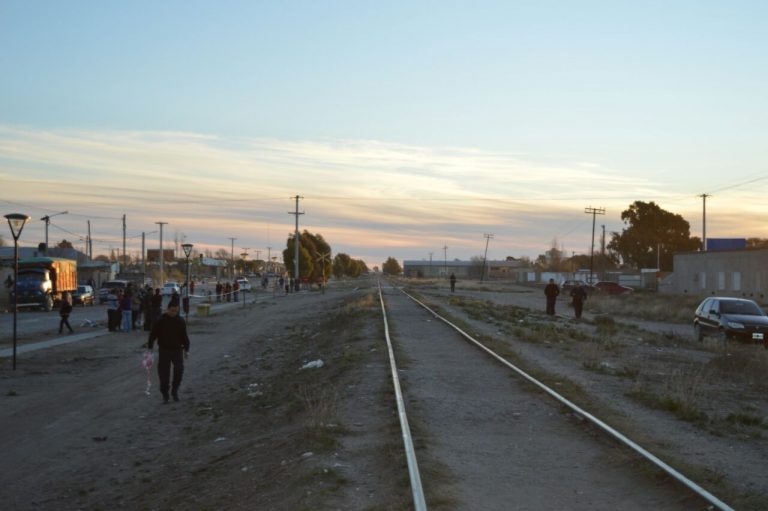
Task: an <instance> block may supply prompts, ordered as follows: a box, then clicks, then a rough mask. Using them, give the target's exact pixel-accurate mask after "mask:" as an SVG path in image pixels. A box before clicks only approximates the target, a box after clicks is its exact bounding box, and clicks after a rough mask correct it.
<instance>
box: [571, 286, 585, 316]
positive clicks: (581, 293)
mask: <svg viewBox="0 0 768 511" xmlns="http://www.w3.org/2000/svg"><path fill="white" fill-rule="evenodd" d="M571 298H572V299H573V311H574V312H575V313H576V319H580V318H581V310H582V309H583V308H584V302H586V301H587V290H586V289H584V284H582V283H581V282H579V285H578V286H576V287H574V288H573V289H572V290H571Z"/></svg>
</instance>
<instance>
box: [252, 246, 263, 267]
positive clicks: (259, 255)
mask: <svg viewBox="0 0 768 511" xmlns="http://www.w3.org/2000/svg"><path fill="white" fill-rule="evenodd" d="M260 257H261V250H257V251H256V261H254V263H253V271H259V269H258V268H257V267H256V265H257V264H259V258H260Z"/></svg>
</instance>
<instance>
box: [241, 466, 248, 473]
mask: <svg viewBox="0 0 768 511" xmlns="http://www.w3.org/2000/svg"><path fill="white" fill-rule="evenodd" d="M240 471H241V472H248V467H243V468H241V469H240Z"/></svg>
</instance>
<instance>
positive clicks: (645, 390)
mask: <svg viewBox="0 0 768 511" xmlns="http://www.w3.org/2000/svg"><path fill="white" fill-rule="evenodd" d="M711 379H712V371H711V370H709V369H707V368H706V367H705V366H703V365H689V366H686V367H682V368H679V369H677V370H675V371H674V372H672V373H671V374H670V375H669V376H668V377H667V379H666V381H665V382H664V383H663V385H662V388H661V389H660V390H659V391H657V390H656V387H657V386H654V385H653V384H652V382H650V381H648V375H645V374H641V375H639V377H638V378H637V380H636V381H635V386H634V388H633V389H632V390H631V391H630V392H629V393H628V396H629V397H631V398H633V399H635V400H637V401H638V402H640V403H642V404H644V405H645V406H648V407H650V408H655V409H658V410H665V411H667V412H670V413H673V414H674V415H675V416H676V417H677V418H679V419H681V420H684V421H688V422H695V423H703V422H706V420H707V419H708V417H707V414H706V413H704V412H703V411H702V401H703V398H704V395H705V392H706V388H705V386H706V384H707V383H708V382H709V381H710V380H711Z"/></svg>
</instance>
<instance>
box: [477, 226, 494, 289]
mask: <svg viewBox="0 0 768 511" xmlns="http://www.w3.org/2000/svg"><path fill="white" fill-rule="evenodd" d="M483 236H484V237H485V254H484V255H483V270H482V271H481V272H480V282H482V281H483V279H484V278H485V261H486V260H487V259H488V242H489V241H491V240H492V239H493V234H491V233H486V234H483Z"/></svg>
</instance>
